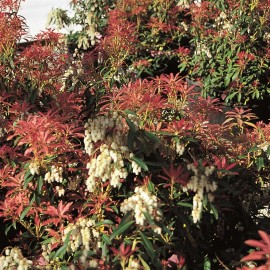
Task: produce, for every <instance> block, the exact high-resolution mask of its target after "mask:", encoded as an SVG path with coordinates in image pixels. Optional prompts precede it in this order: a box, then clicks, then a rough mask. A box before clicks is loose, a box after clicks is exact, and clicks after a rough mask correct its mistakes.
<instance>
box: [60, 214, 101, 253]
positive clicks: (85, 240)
mask: <svg viewBox="0 0 270 270" xmlns="http://www.w3.org/2000/svg"><path fill="white" fill-rule="evenodd" d="M68 235H69V241H68V248H67V252H68V253H74V252H76V251H78V250H80V249H81V250H87V251H88V250H90V249H91V250H96V249H98V248H100V233H99V231H98V230H97V229H96V228H95V220H94V219H90V218H80V219H79V220H78V221H77V222H76V223H74V224H73V223H70V224H68V226H67V227H66V228H65V229H64V235H63V237H62V240H63V242H64V241H65V240H66V238H67V237H68Z"/></svg>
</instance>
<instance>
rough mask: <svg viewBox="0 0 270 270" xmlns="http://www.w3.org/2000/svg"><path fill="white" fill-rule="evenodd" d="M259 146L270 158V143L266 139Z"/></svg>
mask: <svg viewBox="0 0 270 270" xmlns="http://www.w3.org/2000/svg"><path fill="white" fill-rule="evenodd" d="M258 147H259V148H260V149H261V150H263V151H264V152H265V153H266V155H267V157H268V159H269V160H270V155H269V150H268V149H269V147H270V143H269V142H267V141H265V142H263V143H262V144H260V145H258Z"/></svg>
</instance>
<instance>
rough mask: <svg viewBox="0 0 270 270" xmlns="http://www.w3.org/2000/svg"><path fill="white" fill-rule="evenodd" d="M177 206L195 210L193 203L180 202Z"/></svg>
mask: <svg viewBox="0 0 270 270" xmlns="http://www.w3.org/2000/svg"><path fill="white" fill-rule="evenodd" d="M177 205H179V206H184V207H189V208H193V205H192V204H191V203H187V202H178V203H177Z"/></svg>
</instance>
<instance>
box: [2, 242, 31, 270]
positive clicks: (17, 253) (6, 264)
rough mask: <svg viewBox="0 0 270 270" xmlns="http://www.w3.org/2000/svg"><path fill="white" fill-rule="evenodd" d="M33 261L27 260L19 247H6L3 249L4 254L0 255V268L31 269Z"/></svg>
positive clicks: (7, 269) (5, 269)
mask: <svg viewBox="0 0 270 270" xmlns="http://www.w3.org/2000/svg"><path fill="white" fill-rule="evenodd" d="M32 264H33V262H32V261H30V260H27V259H26V258H24V256H23V255H22V252H21V250H20V249H19V248H17V247H14V248H11V249H9V248H7V249H6V250H5V255H2V256H0V270H9V269H17V270H27V269H32Z"/></svg>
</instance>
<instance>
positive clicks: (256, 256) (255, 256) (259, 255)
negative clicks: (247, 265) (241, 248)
mask: <svg viewBox="0 0 270 270" xmlns="http://www.w3.org/2000/svg"><path fill="white" fill-rule="evenodd" d="M263 259H265V252H264V251H254V252H252V253H250V254H249V255H247V256H245V257H244V258H242V259H241V262H245V261H257V260H263Z"/></svg>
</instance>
